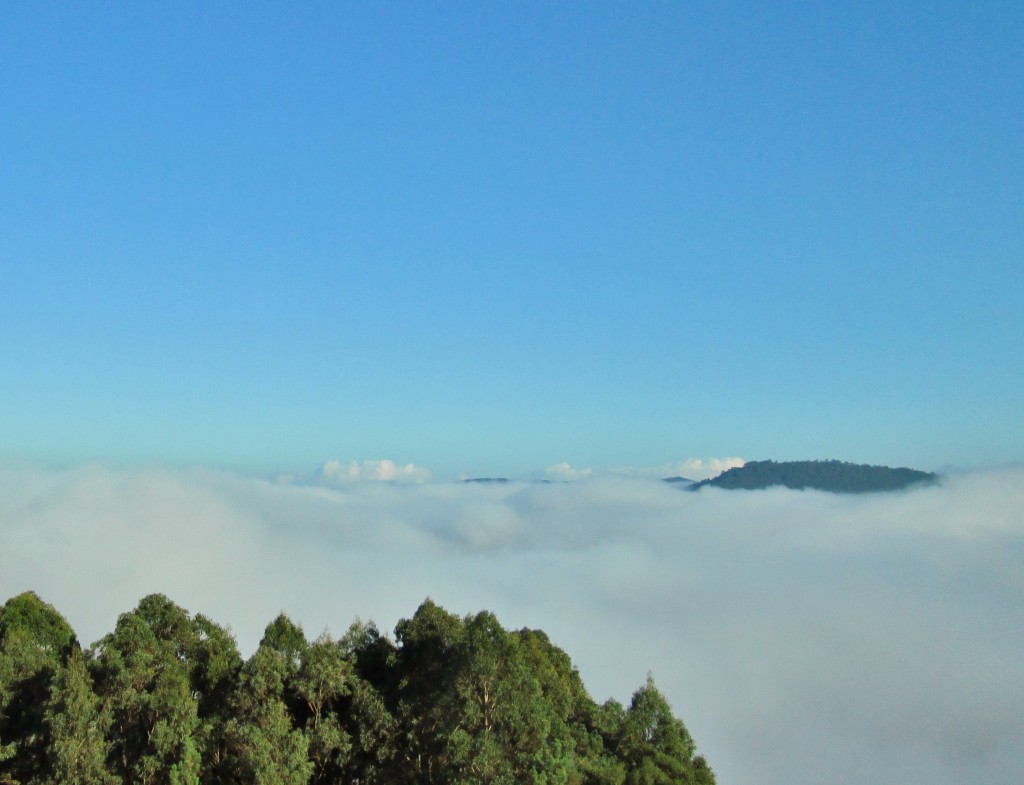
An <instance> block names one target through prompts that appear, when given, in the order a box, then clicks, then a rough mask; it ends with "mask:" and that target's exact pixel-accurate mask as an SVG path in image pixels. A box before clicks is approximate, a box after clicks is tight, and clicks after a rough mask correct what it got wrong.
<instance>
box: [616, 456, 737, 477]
mask: <svg viewBox="0 0 1024 785" xmlns="http://www.w3.org/2000/svg"><path fill="white" fill-rule="evenodd" d="M744 463H746V461H744V460H743V459H742V458H706V459H702V458H687V459H686V460H685V461H677V462H676V463H665V464H662V465H661V466H648V467H641V468H638V467H635V466H623V467H621V468H618V469H612V471H611V473H612V474H618V475H621V476H623V477H650V478H652V479H662V478H665V477H686V478H687V479H690V480H706V479H708V478H710V477H717V476H718V475H719V474H721V473H722V472H724V471H726V470H727V469H733V468H736V467H737V466H742V465H743V464H744Z"/></svg>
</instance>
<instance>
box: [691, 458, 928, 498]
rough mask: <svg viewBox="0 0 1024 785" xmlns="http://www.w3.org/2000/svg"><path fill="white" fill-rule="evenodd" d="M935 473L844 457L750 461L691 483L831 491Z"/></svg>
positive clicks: (889, 485)
mask: <svg viewBox="0 0 1024 785" xmlns="http://www.w3.org/2000/svg"><path fill="white" fill-rule="evenodd" d="M937 481H938V475H936V474H932V473H931V472H922V471H918V470H917V469H906V468H900V469H891V468H889V467H888V466H866V465H862V464H854V463H846V462H844V461H782V462H776V461H749V462H748V463H745V464H744V465H743V466H739V467H736V468H733V469H729V470H728V471H724V472H722V473H721V474H719V475H718V476H717V477H714V478H712V479H710V480H703V481H701V482H698V483H694V484H693V485H690V486H689V487H688V488H687V490H690V491H696V490H700V489H701V488H704V487H707V486H710V487H714V488H725V489H727V490H760V489H763V488H770V487H772V486H775V485H781V486H784V487H786V488H792V489H794V490H804V489H813V490H819V491H829V492H832V493H869V492H873V491H896V490H900V489H902V488H907V487H909V486H911V485H919V484H931V483H934V482H937Z"/></svg>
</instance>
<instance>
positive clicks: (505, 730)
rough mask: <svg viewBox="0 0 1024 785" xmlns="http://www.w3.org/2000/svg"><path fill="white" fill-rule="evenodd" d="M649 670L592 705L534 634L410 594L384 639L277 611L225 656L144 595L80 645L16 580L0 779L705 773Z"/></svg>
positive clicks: (356, 626) (312, 779) (0, 672)
mask: <svg viewBox="0 0 1024 785" xmlns="http://www.w3.org/2000/svg"><path fill="white" fill-rule="evenodd" d="M714 781H715V778H714V775H713V774H712V771H711V769H710V768H709V767H708V765H707V763H706V762H705V760H704V759H703V758H702V757H700V756H698V755H696V752H695V746H694V742H693V740H692V738H691V737H690V734H689V733H688V732H687V730H686V727H685V726H684V725H683V723H682V722H681V721H680V720H679V719H677V718H676V717H675V716H674V715H673V714H672V710H671V708H670V706H669V704H668V702H667V701H666V700H665V698H664V697H663V696H662V695H661V694H660V693H659V692H658V690H657V688H656V687H655V685H654V682H653V680H651V679H650V678H648V680H647V683H646V684H645V685H644V686H642V687H640V689H638V690H637V691H636V693H635V694H634V695H633V698H632V701H631V703H630V705H629V706H628V707H624V706H622V705H621V704H619V703H617V702H616V701H614V700H611V701H608V702H606V703H605V704H603V705H598V704H597V703H595V702H594V701H593V700H592V699H591V697H590V696H589V695H588V694H587V691H586V690H585V689H584V687H583V684H582V681H581V680H580V677H579V674H578V673H577V671H576V670H575V668H574V667H573V665H572V662H571V661H570V659H569V657H568V656H567V655H566V654H565V652H563V651H562V650H561V649H559V648H558V647H557V646H555V645H554V644H552V643H551V641H550V640H549V639H548V637H547V635H545V634H544V633H543V632H541V631H539V630H529V629H522V630H517V631H510V630H505V629H504V628H502V627H501V625H500V624H499V623H498V620H497V619H496V618H495V617H494V615H493V614H491V613H488V612H486V611H484V612H481V613H478V614H476V615H470V616H466V617H464V618H463V617H459V616H456V615H454V614H451V613H448V612H447V611H445V610H444V609H442V608H440V607H439V606H437V605H436V604H434V603H433V602H432V601H430V600H427V601H425V602H424V603H423V604H422V605H421V606H420V607H419V608H418V609H417V610H416V613H415V614H414V615H413V617H412V618H411V619H403V620H402V621H400V622H399V623H398V625H397V626H396V628H395V637H394V641H393V640H392V639H391V638H390V637H388V636H386V635H382V634H381V633H380V632H378V630H377V629H376V627H375V626H374V625H373V624H372V623H371V624H364V623H361V622H359V621H356V622H355V623H353V624H352V626H351V627H350V628H349V629H348V631H347V632H346V633H345V634H344V635H343V636H342V637H341V638H339V639H337V640H334V639H332V638H330V637H329V636H328V635H326V634H324V635H321V636H320V637H318V638H316V639H315V640H309V639H307V637H306V635H305V634H304V633H303V631H302V628H301V627H300V626H298V625H297V624H295V623H294V622H292V621H291V620H289V619H288V618H287V617H286V616H284V615H280V616H278V617H277V618H276V619H274V620H273V621H272V622H271V623H270V624H269V625H268V626H267V628H266V631H265V633H264V636H263V640H262V641H261V642H260V646H259V648H258V649H257V650H256V652H255V653H254V654H253V655H252V656H251V657H250V658H249V659H248V660H244V661H243V659H242V657H241V655H240V654H239V651H238V648H237V646H236V644H235V640H234V637H233V636H232V635H231V633H230V631H229V630H228V629H226V628H224V627H221V626H219V625H217V624H216V623H214V622H213V621H211V620H210V619H208V618H207V617H205V616H203V615H201V614H196V615H195V616H191V615H190V614H189V613H188V612H187V611H185V610H184V609H183V608H180V607H179V606H177V605H175V604H174V603H173V602H171V601H170V600H168V599H167V598H166V597H164V596H163V595H160V594H152V595H149V596H148V597H145V598H143V599H142V601H141V602H139V604H138V606H137V607H136V608H135V609H134V610H132V611H130V612H129V613H125V614H122V615H121V616H120V617H119V618H118V620H117V625H116V627H115V629H114V631H113V632H112V633H110V634H109V635H107V636H105V637H104V638H103V639H102V640H100V641H99V642H97V643H96V644H94V645H93V646H92V647H91V648H89V649H82V648H81V647H80V646H79V644H78V641H77V639H76V637H75V632H74V630H73V629H72V628H71V626H70V625H69V624H68V622H67V621H66V620H65V619H64V618H63V616H61V614H60V613H59V612H58V611H57V610H56V609H54V608H53V607H52V606H51V605H48V604H47V603H45V602H43V601H42V600H41V599H40V598H39V597H38V596H36V595H35V594H34V593H32V592H26V593H24V594H20V595H18V596H17V597H13V598H12V599H10V600H8V601H7V602H6V603H5V604H4V605H3V606H2V607H0V784H3V785H14V784H15V783H19V784H20V785H42V784H44V783H46V784H49V783H75V784H76V785H198V784H199V783H204V784H206V783H231V784H232V785H253V784H255V785H300V783H301V784H302V785H305V784H306V783H310V784H311V785H312V784H318V783H351V784H352V785H356V784H358V785H371V784H373V783H389V784H396V785H402V784H408V785H428V784H429V785H448V784H449V783H450V784H452V785H456V784H463V783H464V784H465V785H471V784H473V785H520V783H535V784H536V785H560V784H563V783H564V784H565V785H569V784H575V785H584V784H593V785H599V784H600V785H620V784H625V785H674V784H675V783H697V784H707V783H714Z"/></svg>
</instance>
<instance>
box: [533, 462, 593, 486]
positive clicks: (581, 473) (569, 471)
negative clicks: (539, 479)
mask: <svg viewBox="0 0 1024 785" xmlns="http://www.w3.org/2000/svg"><path fill="white" fill-rule="evenodd" d="M591 474H593V472H592V471H591V470H590V469H575V468H573V467H572V466H570V465H569V464H568V463H565V462H564V461H563V462H562V463H556V464H555V465H554V466H549V467H547V468H546V469H545V470H544V476H545V477H548V478H549V479H552V480H558V481H561V482H572V481H574V480H585V479H587V477H589V476H590V475H591Z"/></svg>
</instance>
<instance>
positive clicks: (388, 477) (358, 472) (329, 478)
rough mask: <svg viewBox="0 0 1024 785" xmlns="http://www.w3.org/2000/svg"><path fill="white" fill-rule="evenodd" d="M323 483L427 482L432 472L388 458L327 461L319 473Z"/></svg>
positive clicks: (318, 475)
mask: <svg viewBox="0 0 1024 785" xmlns="http://www.w3.org/2000/svg"><path fill="white" fill-rule="evenodd" d="M317 478H318V479H319V480H320V481H321V482H325V483H336V484H350V483H356V482H426V481H427V480H429V479H430V472H429V471H428V470H427V469H424V468H422V467H420V466H415V465H414V464H411V463H407V464H405V465H404V466H400V465H398V464H396V463H395V462H394V461H391V460H388V459H387V458H385V459H383V460H380V461H363V462H362V463H359V462H357V461H349V462H348V463H347V464H346V463H343V462H342V461H326V462H324V464H323V465H322V466H321V467H320V470H319V472H317Z"/></svg>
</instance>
